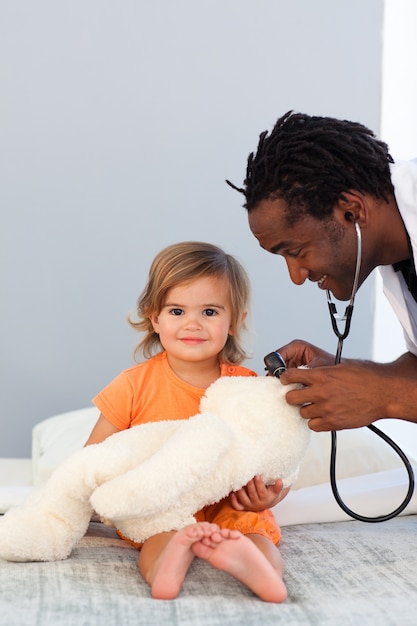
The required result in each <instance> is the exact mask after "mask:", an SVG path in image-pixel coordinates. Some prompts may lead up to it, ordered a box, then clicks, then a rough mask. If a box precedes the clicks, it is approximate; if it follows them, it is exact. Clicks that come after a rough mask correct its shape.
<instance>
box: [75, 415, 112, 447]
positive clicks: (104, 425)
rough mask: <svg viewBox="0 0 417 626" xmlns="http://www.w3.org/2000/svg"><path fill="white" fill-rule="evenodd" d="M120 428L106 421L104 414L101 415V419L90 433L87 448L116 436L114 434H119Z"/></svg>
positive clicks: (86, 443)
mask: <svg viewBox="0 0 417 626" xmlns="http://www.w3.org/2000/svg"><path fill="white" fill-rule="evenodd" d="M119 431H120V428H116V426H114V425H113V424H112V423H111V422H109V420H108V419H106V418H105V417H104V415H103V413H100V415H99V418H98V420H97V422H96V424H95V426H94V428H93V430H92V431H91V433H90V436H89V437H88V439H87V441H86V442H85V444H84V445H85V446H89V445H90V444H92V443H101V442H102V441H104V440H105V439H107V437H110V435H114V433H118V432H119Z"/></svg>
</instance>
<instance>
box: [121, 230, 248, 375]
mask: <svg viewBox="0 0 417 626" xmlns="http://www.w3.org/2000/svg"><path fill="white" fill-rule="evenodd" d="M206 276H210V277H216V278H224V279H226V280H227V282H228V284H229V297H230V308H231V333H232V334H229V335H228V337H227V341H226V345H225V346H224V348H223V350H222V351H221V352H220V354H219V357H220V359H221V360H222V361H224V362H226V363H241V362H242V361H243V360H245V359H246V358H248V354H247V353H246V352H245V350H244V348H243V346H242V344H241V334H242V331H243V330H245V328H246V326H245V313H246V311H247V309H248V303H249V298H250V282H249V277H248V275H247V273H246V271H245V269H244V268H243V266H242V265H241V264H240V263H239V261H237V259H235V257H233V256H231V255H230V254H226V253H225V252H224V251H223V250H222V249H221V248H218V247H217V246H214V245H212V244H210V243H202V242H199V241H184V242H181V243H177V244H173V245H171V246H168V247H166V248H164V249H163V250H161V252H159V254H157V256H156V257H155V259H154V260H153V262H152V264H151V267H150V270H149V275H148V280H147V283H146V286H145V288H144V290H143V291H142V293H141V295H140V296H139V298H138V301H137V316H138V320H137V321H133V320H132V319H131V317H128V322H129V324H130V326H132V328H134V329H135V330H137V331H139V332H142V333H145V336H144V337H143V339H142V340H141V342H140V343H139V344H138V345H137V347H136V349H135V352H134V354H135V356H137V355H139V354H143V356H144V357H145V358H150V357H151V356H152V355H153V354H155V353H156V352H160V351H161V350H163V346H162V345H161V342H160V340H159V335H158V334H157V333H155V331H154V329H153V326H152V322H151V319H150V318H151V316H152V315H158V314H159V313H160V312H161V310H162V307H163V306H164V304H165V301H166V297H167V294H168V291H169V290H170V289H172V288H173V287H177V286H178V285H180V284H184V283H191V282H193V281H195V280H197V279H198V278H202V277H206Z"/></svg>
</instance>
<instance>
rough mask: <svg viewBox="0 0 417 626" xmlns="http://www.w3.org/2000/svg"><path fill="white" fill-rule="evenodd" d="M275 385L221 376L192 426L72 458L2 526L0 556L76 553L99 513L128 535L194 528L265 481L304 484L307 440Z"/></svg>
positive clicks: (157, 426) (139, 434) (159, 430)
mask: <svg viewBox="0 0 417 626" xmlns="http://www.w3.org/2000/svg"><path fill="white" fill-rule="evenodd" d="M289 388H291V387H286V388H284V387H283V385H282V384H281V383H280V381H279V380H278V379H277V378H274V377H270V376H265V377H222V378H219V379H218V380H217V381H216V382H215V383H213V384H212V385H211V386H210V387H209V388H208V389H207V391H206V394H205V396H204V397H203V398H202V400H201V403H200V413H199V414H197V415H194V416H193V417H190V418H189V419H186V420H165V421H161V422H156V423H154V422H152V423H148V424H143V425H140V426H134V427H133V428H130V429H128V430H124V431H121V432H119V433H116V434H115V435H112V436H111V437H109V438H108V439H106V440H105V441H103V442H102V443H99V444H95V445H91V446H87V447H85V448H83V449H81V450H79V451H78V452H76V453H75V454H73V455H71V456H70V457H69V458H68V459H67V460H65V461H64V462H63V463H62V464H61V465H60V466H59V467H58V468H57V470H55V472H54V473H53V474H52V476H51V478H50V479H49V480H48V482H47V483H46V485H45V486H44V487H42V488H40V489H38V490H36V491H35V492H34V493H33V494H32V495H31V496H30V497H29V498H28V500H27V502H26V503H25V504H24V505H23V506H21V507H16V508H14V509H11V510H10V511H9V512H8V513H6V514H5V515H4V517H3V518H2V519H0V558H2V559H5V560H9V561H56V560H60V559H65V558H67V557H68V556H69V554H70V553H71V551H72V549H73V548H74V546H75V545H76V543H77V542H78V541H79V540H80V539H81V537H82V536H83V535H84V534H85V532H86V530H87V527H88V524H89V522H90V519H91V516H92V514H93V512H94V511H96V512H97V513H98V514H99V515H100V516H101V517H102V518H103V519H105V520H108V521H111V523H113V524H114V526H116V528H118V529H119V530H120V531H121V532H122V533H123V534H124V535H125V536H126V537H128V538H130V539H133V540H134V541H136V542H141V541H144V540H145V539H147V538H148V537H150V536H151V535H154V534H155V533H159V532H163V531H168V530H176V529H179V528H182V527H183V526H185V525H187V524H190V523H193V522H195V518H194V517H193V514H194V513H195V512H196V511H198V510H200V509H201V508H203V506H205V505H207V504H212V503H214V502H218V501H219V500H220V499H221V498H224V497H226V496H227V495H228V494H229V493H230V492H231V491H236V490H238V489H240V488H241V487H242V486H244V485H245V484H247V483H248V481H249V480H250V479H252V478H253V476H255V475H257V474H258V475H261V476H262V477H263V480H264V482H265V483H266V484H270V483H273V482H275V481H276V480H277V479H278V478H282V479H283V482H284V486H289V485H291V484H292V483H293V482H294V480H295V479H296V477H297V473H298V467H299V464H300V461H301V460H302V458H303V456H304V454H305V452H306V449H307V446H308V443H309V438H310V431H309V429H308V426H307V422H306V420H304V419H303V418H301V417H300V414H299V409H298V408H297V407H291V406H290V405H288V404H287V402H286V401H285V393H286V391H288V389H289Z"/></svg>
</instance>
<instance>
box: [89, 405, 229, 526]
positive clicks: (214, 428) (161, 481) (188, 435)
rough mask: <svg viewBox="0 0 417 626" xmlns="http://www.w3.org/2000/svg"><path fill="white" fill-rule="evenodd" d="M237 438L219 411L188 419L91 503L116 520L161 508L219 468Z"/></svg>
mask: <svg viewBox="0 0 417 626" xmlns="http://www.w3.org/2000/svg"><path fill="white" fill-rule="evenodd" d="M232 439H233V434H232V431H231V430H230V428H229V427H228V425H227V424H226V423H225V422H224V421H223V420H222V419H221V418H219V417H217V416H215V415H206V414H202V415H196V416H194V417H192V418H190V419H189V420H184V422H183V423H182V424H181V426H180V427H179V428H178V429H177V430H176V431H175V432H174V433H173V434H172V436H171V437H170V438H169V439H168V440H166V441H165V443H164V444H163V445H162V446H161V448H160V449H159V450H157V451H156V452H155V453H154V454H153V455H152V457H150V458H149V459H148V460H147V461H145V462H144V463H141V464H139V465H138V466H137V467H136V468H134V469H132V470H130V471H129V472H127V473H125V474H123V475H121V476H118V477H117V478H114V479H112V480H109V481H107V482H105V483H104V484H103V485H101V486H99V487H98V488H97V489H96V490H95V491H94V493H93V494H92V496H91V498H90V501H91V504H92V506H93V507H94V509H95V511H97V513H98V514H99V515H101V516H103V517H105V518H106V519H110V520H112V521H113V522H115V521H118V520H126V519H132V518H137V517H146V516H150V515H155V514H157V513H160V512H161V511H164V510H165V509H166V508H168V507H170V506H172V505H173V504H175V502H176V501H177V500H178V498H179V497H180V496H181V495H182V494H185V493H188V492H191V491H192V490H193V489H195V488H196V487H197V486H198V485H199V484H201V482H202V481H204V480H205V479H206V478H207V477H208V476H209V475H210V474H211V473H212V472H213V471H214V470H215V469H216V467H217V465H218V463H219V461H220V459H221V458H222V457H223V456H224V454H226V452H227V450H228V448H229V446H230V443H231V441H232Z"/></svg>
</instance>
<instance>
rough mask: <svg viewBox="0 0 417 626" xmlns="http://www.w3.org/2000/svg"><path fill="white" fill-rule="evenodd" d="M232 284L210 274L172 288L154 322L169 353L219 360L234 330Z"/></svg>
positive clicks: (184, 357) (191, 358) (192, 359)
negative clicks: (231, 299) (230, 290)
mask: <svg viewBox="0 0 417 626" xmlns="http://www.w3.org/2000/svg"><path fill="white" fill-rule="evenodd" d="M231 321H232V313H231V306H230V297H229V284H228V282H227V280H226V279H224V278H216V277H214V276H206V277H202V278H197V279H195V280H193V281H191V282H187V283H181V284H180V285H177V286H176V287H173V288H172V289H170V290H169V291H168V293H167V296H166V299H165V302H164V304H163V306H162V309H161V311H160V313H159V314H157V315H153V316H151V322H152V325H153V328H154V330H155V332H156V333H158V334H159V339H160V342H161V344H162V346H163V347H164V349H165V350H166V352H167V354H168V358H170V359H171V361H172V360H173V359H175V360H178V361H189V362H195V363H197V362H210V361H213V362H214V361H217V356H218V354H219V352H221V350H222V349H223V347H224V345H225V343H226V341H227V336H228V335H229V334H232V333H231Z"/></svg>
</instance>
